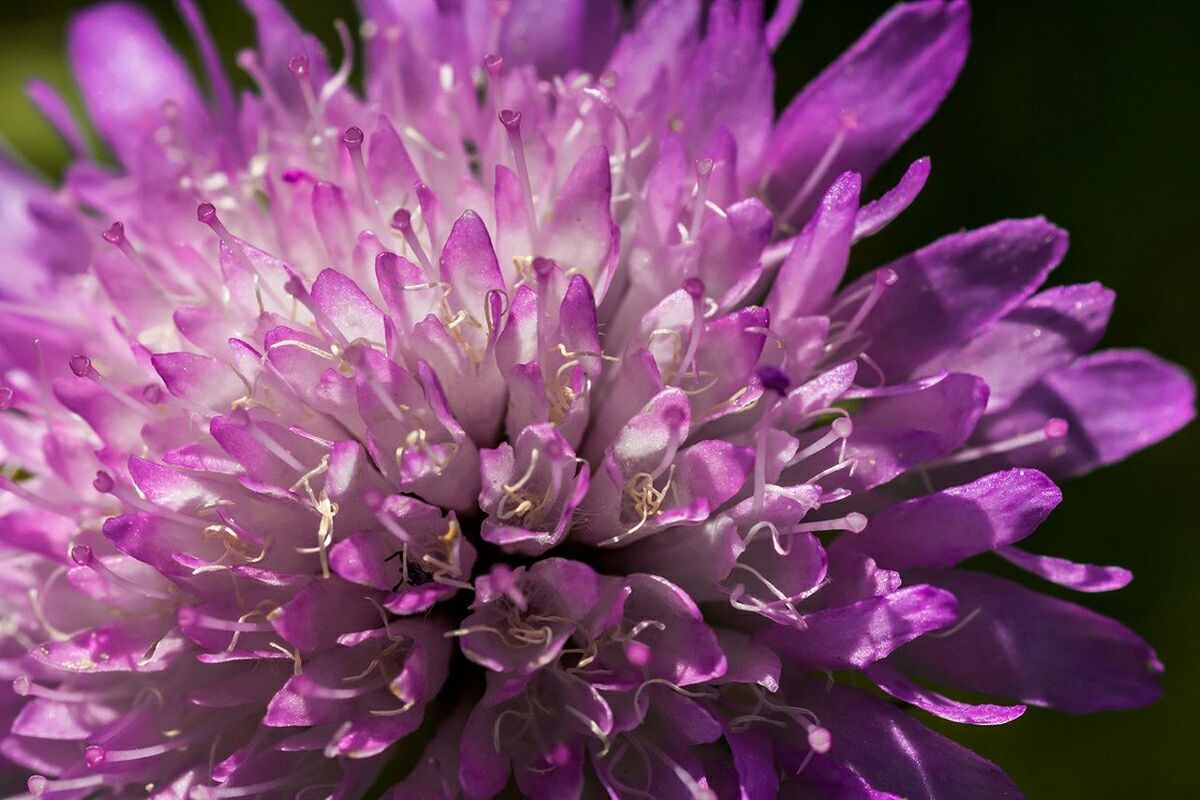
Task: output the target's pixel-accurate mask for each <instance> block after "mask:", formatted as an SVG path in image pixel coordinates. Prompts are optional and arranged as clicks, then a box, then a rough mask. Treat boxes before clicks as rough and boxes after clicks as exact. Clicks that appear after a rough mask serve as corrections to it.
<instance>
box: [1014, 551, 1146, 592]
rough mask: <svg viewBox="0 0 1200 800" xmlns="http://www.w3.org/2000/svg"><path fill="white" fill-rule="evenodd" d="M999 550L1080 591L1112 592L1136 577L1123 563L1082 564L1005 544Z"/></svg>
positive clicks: (1023, 565)
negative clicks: (1121, 565) (1115, 565)
mask: <svg viewBox="0 0 1200 800" xmlns="http://www.w3.org/2000/svg"><path fill="white" fill-rule="evenodd" d="M996 552H997V553H998V554H999V556H1000V557H1001V558H1003V559H1004V560H1005V561H1007V562H1009V563H1010V564H1016V565H1017V566H1018V567H1020V568H1021V569H1023V570H1025V571H1026V572H1031V573H1033V574H1034V575H1037V576H1039V577H1041V578H1045V579H1046V580H1048V581H1050V582H1051V583H1057V584H1058V585H1059V586H1065V587H1067V588H1068V589H1074V590H1075V591H1077V592H1111V591H1115V590H1116V589H1124V588H1125V587H1126V586H1128V585H1129V582H1130V581H1132V580H1133V573H1132V572H1130V571H1129V570H1127V569H1125V568H1124V567H1102V566H1098V565H1096V564H1079V563H1077V562H1075V561H1068V560H1067V559H1065V558H1056V557H1054V556H1041V555H1037V554H1036V553H1027V552H1025V551H1024V550H1018V549H1017V548H1015V547H1002V548H1000V549H999V550H997V551H996Z"/></svg>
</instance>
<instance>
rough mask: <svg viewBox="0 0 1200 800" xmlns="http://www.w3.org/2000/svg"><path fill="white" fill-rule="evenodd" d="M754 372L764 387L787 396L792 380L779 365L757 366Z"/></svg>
mask: <svg viewBox="0 0 1200 800" xmlns="http://www.w3.org/2000/svg"><path fill="white" fill-rule="evenodd" d="M756 374H757V375H758V380H759V382H760V383H761V384H762V385H763V388H764V389H766V390H767V391H769V392H774V393H775V394H777V395H779V396H780V397H785V396H787V392H788V388H789V387H790V386H791V385H792V380H791V378H789V377H788V376H787V373H786V372H784V371H783V370H781V369H780V368H779V367H773V366H769V365H767V366H762V367H759V368H758V370H757V372H756Z"/></svg>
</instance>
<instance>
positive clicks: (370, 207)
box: [342, 125, 379, 222]
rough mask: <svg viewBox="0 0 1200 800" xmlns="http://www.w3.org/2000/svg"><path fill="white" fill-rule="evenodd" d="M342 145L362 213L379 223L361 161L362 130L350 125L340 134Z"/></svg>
mask: <svg viewBox="0 0 1200 800" xmlns="http://www.w3.org/2000/svg"><path fill="white" fill-rule="evenodd" d="M342 144H344V145H346V151H347V152H348V153H349V154H350V164H351V165H352V166H353V167H354V180H355V183H357V184H358V202H359V205H360V206H361V207H362V210H363V213H364V214H366V215H367V217H369V218H370V219H371V220H373V221H376V222H378V221H379V208H378V206H377V205H376V203H375V195H374V193H372V192H371V183H370V181H369V180H368V179H367V164H366V162H365V161H363V153H362V145H363V132H362V128H359V127H358V126H355V125H352V126H350V127H349V128H347V129H346V132H345V133H343V134H342Z"/></svg>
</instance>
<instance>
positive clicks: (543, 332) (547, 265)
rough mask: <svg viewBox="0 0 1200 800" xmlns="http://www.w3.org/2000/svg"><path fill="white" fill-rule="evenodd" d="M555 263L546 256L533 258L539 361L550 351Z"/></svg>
mask: <svg viewBox="0 0 1200 800" xmlns="http://www.w3.org/2000/svg"><path fill="white" fill-rule="evenodd" d="M556 266H557V265H556V264H555V263H554V262H553V261H551V260H550V259H548V258H542V257H540V256H539V257H536V258H534V259H533V272H534V274H535V275H536V276H537V304H538V324H537V338H538V361H541V360H542V359H543V358H544V357H545V356H546V355H547V354H548V353H549V352H550V337H551V335H552V333H553V332H552V331H551V330H550V277H551V276H552V275H553V274H554V270H555V267H556Z"/></svg>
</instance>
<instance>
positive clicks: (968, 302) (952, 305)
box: [842, 219, 1067, 383]
mask: <svg viewBox="0 0 1200 800" xmlns="http://www.w3.org/2000/svg"><path fill="white" fill-rule="evenodd" d="M1066 250H1067V237H1066V233H1065V232H1063V231H1062V230H1061V229H1059V228H1056V227H1054V226H1053V225H1051V224H1050V223H1048V222H1046V221H1045V220H1043V219H1029V220H1016V221H1008V222H998V223H996V224H994V225H990V226H988V227H986V228H980V229H979V230H975V231H970V232H968V233H956V234H951V235H950V236H947V237H945V238H944V239H940V240H939V241H937V242H934V243H933V244H931V245H928V246H926V247H924V248H922V249H921V250H918V251H917V252H915V253H912V254H910V255H908V256H905V257H904V258H901V259H900V260H898V261H895V262H893V263H892V264H891V265H889V267H888V268H889V269H891V270H892V271H893V272H894V273H895V277H896V281H895V283H893V284H891V285H889V286H886V287H885V288H883V289H882V293H881V295H880V297H879V302H878V303H877V304H876V305H875V307H874V308H872V309H871V310H870V312H869V313H868V314H867V317H866V319H865V320H864V321H863V324H862V333H863V335H865V336H866V337H868V338H869V339H870V344H869V345H867V348H866V350H867V352H868V354H869V355H870V356H871V358H873V359H874V360H875V362H876V363H877V364H878V365H879V368H880V369H881V370H882V371H883V374H884V376H885V377H886V378H887V382H888V383H898V382H900V381H901V380H903V379H904V378H906V377H909V376H912V375H913V374H914V373H919V372H921V371H922V369H923V368H925V367H926V365H927V364H929V363H930V362H933V361H935V359H937V357H938V356H940V355H942V354H943V353H945V352H946V351H948V350H950V349H951V348H954V347H956V346H958V345H960V344H962V343H963V342H965V341H966V340H967V339H968V338H969V337H970V336H972V335H974V334H976V333H977V332H979V331H980V330H982V329H983V328H984V327H985V326H987V325H989V324H990V323H992V322H994V321H995V320H997V319H999V318H1000V317H1002V316H1004V315H1005V314H1007V313H1008V312H1010V311H1012V310H1013V309H1015V308H1016V307H1017V306H1018V305H1020V304H1021V303H1022V302H1023V301H1024V300H1025V298H1026V297H1028V296H1029V294H1030V293H1032V292H1033V290H1034V289H1036V288H1037V287H1038V286H1039V285H1040V284H1041V283H1042V281H1044V280H1045V279H1046V276H1047V275H1048V274H1049V272H1050V270H1052V269H1054V267H1055V266H1057V265H1058V262H1059V261H1061V260H1062V257H1063V255H1064V254H1065V253H1066ZM875 279H876V276H875V275H874V274H871V275H867V276H865V277H864V278H862V279H860V280H859V281H857V282H855V283H853V284H851V285H850V286H849V287H847V288H846V289H844V290H843V292H842V297H849V296H851V295H853V294H854V293H855V292H858V291H860V290H862V289H864V288H865V287H868V286H870V285H871V284H872V282H874V281H875ZM855 307H857V304H856V305H855V306H853V307H851V308H852V310H853V308H855ZM926 371H930V372H932V371H934V370H926Z"/></svg>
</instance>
